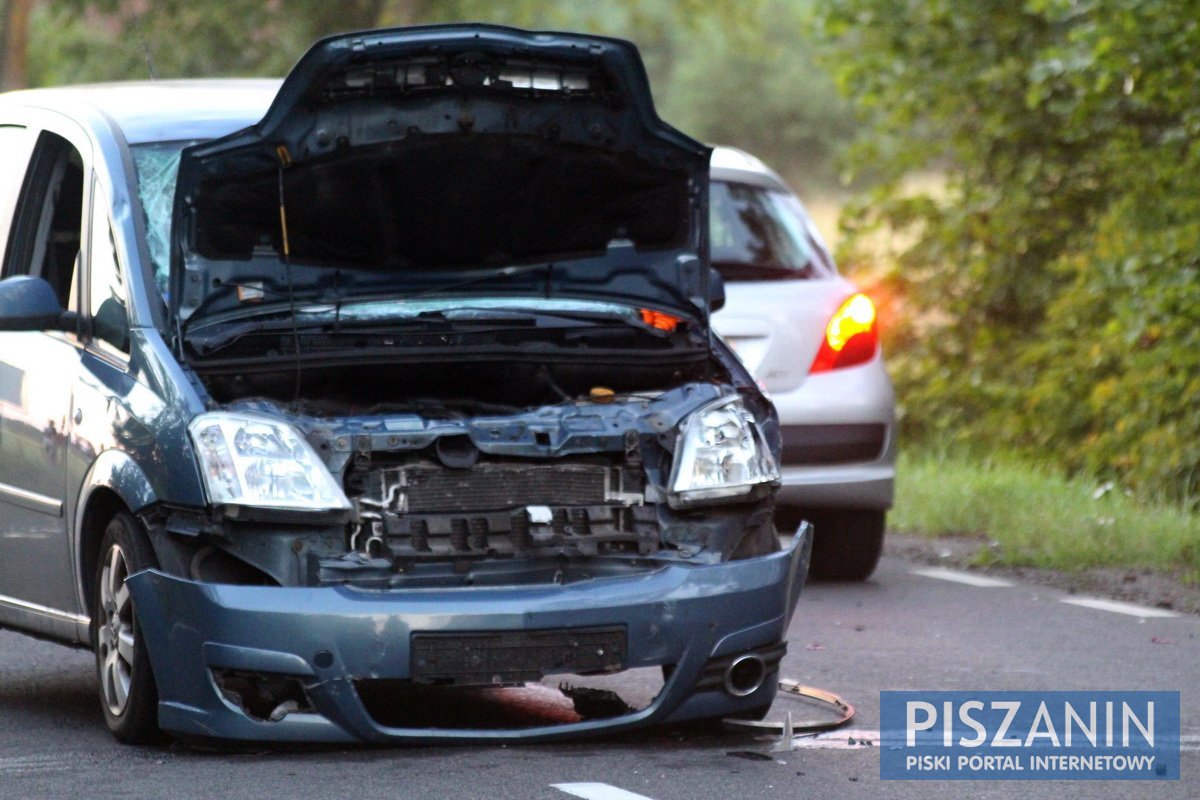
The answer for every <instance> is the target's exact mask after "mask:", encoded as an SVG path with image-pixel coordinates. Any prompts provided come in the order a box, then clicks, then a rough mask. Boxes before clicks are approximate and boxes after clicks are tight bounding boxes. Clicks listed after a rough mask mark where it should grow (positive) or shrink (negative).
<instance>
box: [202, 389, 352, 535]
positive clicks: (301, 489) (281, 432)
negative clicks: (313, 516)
mask: <svg viewBox="0 0 1200 800" xmlns="http://www.w3.org/2000/svg"><path fill="white" fill-rule="evenodd" d="M188 432H189V433H191V435H192V442H193V443H194V444H195V446H196V457H197V458H198V460H199V462H200V474H201V475H203V476H204V488H205V491H206V492H207V493H208V501H209V502H210V503H212V504H213V505H240V506H254V507H258V508H279V509H294V510H303V511H324V510H332V509H348V508H350V503H349V501H347V500H346V495H345V494H343V493H342V490H341V489H340V488H339V487H338V485H337V483H336V482H335V481H334V480H333V476H332V475H330V474H329V470H328V469H326V467H325V465H324V464H323V463H321V459H319V458H318V457H317V454H316V453H315V452H313V449H312V447H311V446H310V445H309V443H308V442H307V441H305V439H304V437H303V436H301V435H300V434H299V432H297V431H296V429H295V428H293V427H292V426H291V425H288V424H286V423H283V422H279V421H277V420H273V419H271V418H269V417H257V416H252V415H247V414H227V413H223V412H212V413H208V414H201V415H199V416H198V417H196V418H195V419H194V420H192V423H191V424H190V425H188Z"/></svg>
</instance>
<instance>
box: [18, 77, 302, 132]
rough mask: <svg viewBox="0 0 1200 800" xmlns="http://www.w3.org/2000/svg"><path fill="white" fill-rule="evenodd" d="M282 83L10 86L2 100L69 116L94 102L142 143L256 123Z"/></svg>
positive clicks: (240, 80) (227, 80) (221, 80)
mask: <svg viewBox="0 0 1200 800" xmlns="http://www.w3.org/2000/svg"><path fill="white" fill-rule="evenodd" d="M281 83H282V81H280V80H278V79H248V78H210V79H204V80H164V81H129V82H123V83H95V84H81V85H77V86H62V87H56V88H52V89H29V90H25V91H19V92H9V93H7V94H4V95H0V101H2V102H4V103H14V104H17V105H22V106H30V107H35V108H45V109H50V110H53V111H58V112H60V113H63V114H66V115H68V116H74V115H76V114H78V112H79V110H80V106H86V107H90V108H92V109H95V110H97V111H100V112H102V113H103V114H105V115H106V116H108V117H109V118H110V119H111V120H113V122H115V123H116V124H117V126H118V127H119V128H120V129H121V131H122V133H123V134H124V135H125V139H126V141H128V142H129V143H130V144H140V143H144V142H164V141H181V140H189V139H212V138H215V137H217V136H224V135H225V134H228V133H233V132H234V131H236V130H240V129H242V128H245V127H247V126H248V125H253V124H254V123H255V122H258V121H259V120H260V119H262V117H263V114H265V113H266V111H267V107H268V106H270V104H271V101H272V100H273V99H274V98H275V94H276V93H277V92H278V91H279V86H280V84H281Z"/></svg>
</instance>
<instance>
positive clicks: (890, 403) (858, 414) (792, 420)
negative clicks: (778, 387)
mask: <svg viewBox="0 0 1200 800" xmlns="http://www.w3.org/2000/svg"><path fill="white" fill-rule="evenodd" d="M771 400H772V401H773V402H774V403H775V407H776V408H777V409H778V411H779V422H780V426H781V428H782V433H783V440H784V450H783V468H782V479H783V488H781V489H780V491H779V495H778V501H779V502H780V503H783V504H786V505H793V506H802V507H809V508H861V509H881V510H886V509H888V508H891V506H892V498H893V494H894V487H895V478H896V441H895V438H896V420H895V411H894V409H895V393H894V392H893V390H892V382H891V380H890V379H889V378H888V375H887V372H886V371H885V370H884V367H883V360H882V358H880V357H879V356H878V355H877V356H876V357H875V358H874V359H872V360H871V361H870V362H868V363H866V364H863V365H862V366H859V367H850V368H847V369H839V370H832V371H830V372H823V373H817V374H815V375H809V376H808V377H807V378H806V379H805V380H804V382H803V383H802V384H801V385H800V386H799V387H798V388H796V389H794V390H792V391H789V392H776V393H772V395H771Z"/></svg>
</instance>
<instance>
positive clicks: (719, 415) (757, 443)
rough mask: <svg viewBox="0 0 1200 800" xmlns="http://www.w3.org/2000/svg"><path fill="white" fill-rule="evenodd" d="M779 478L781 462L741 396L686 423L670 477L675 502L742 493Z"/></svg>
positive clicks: (706, 409)
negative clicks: (768, 444)
mask: <svg viewBox="0 0 1200 800" xmlns="http://www.w3.org/2000/svg"><path fill="white" fill-rule="evenodd" d="M778 479H779V466H778V465H777V464H776V463H775V458H774V456H772V455H771V451H770V449H769V448H768V447H767V446H766V442H764V441H763V437H762V431H760V430H759V427H758V425H757V424H756V423H755V421H754V416H753V415H752V414H751V413H750V411H749V410H748V409H747V408H746V406H745V405H743V403H742V400H741V398H740V397H726V398H723V399H721V400H718V401H717V402H715V403H711V404H709V405H707V406H705V407H704V408H701V409H699V410H698V411H695V412H693V413H692V414H691V415H690V416H689V417H688V418H687V419H686V420H685V421H684V423H683V430H682V431H681V432H680V434H679V441H678V444H677V446H676V448H675V468H674V472H673V474H672V477H671V494H672V498H671V499H672V505H689V504H691V503H695V502H698V501H703V500H713V499H718V498H726V497H741V496H742V495H746V494H749V493H750V490H751V489H752V488H754V487H755V486H757V485H758V484H761V483H769V482H771V481H776V480H778Z"/></svg>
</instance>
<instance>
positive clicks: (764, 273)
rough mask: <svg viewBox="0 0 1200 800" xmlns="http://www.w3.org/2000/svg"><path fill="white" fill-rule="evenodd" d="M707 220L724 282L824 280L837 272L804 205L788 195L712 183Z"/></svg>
mask: <svg viewBox="0 0 1200 800" xmlns="http://www.w3.org/2000/svg"><path fill="white" fill-rule="evenodd" d="M709 219H710V233H709V243H710V251H711V254H712V262H713V266H714V267H716V269H717V271H718V272H720V273H721V277H723V278H724V279H725V280H726V281H762V280H780V279H795V278H821V277H828V276H829V275H832V274H834V273H835V272H836V269H835V267H834V265H833V259H832V258H831V257H830V256H829V252H828V251H827V250H826V249H825V247H824V245H823V244H822V243H821V240H820V238H819V237H818V236H817V234H816V230H815V228H814V227H813V223H812V220H811V219H810V218H809V216H808V213H807V212H806V211H805V210H804V206H803V205H802V204H801V203H800V200H799V199H797V198H796V196H795V195H793V194H791V193H790V192H781V191H778V190H776V189H768V188H765V187H762V186H755V185H752V184H748V183H734V182H729V181H713V183H712V185H711V188H710V191H709Z"/></svg>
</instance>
